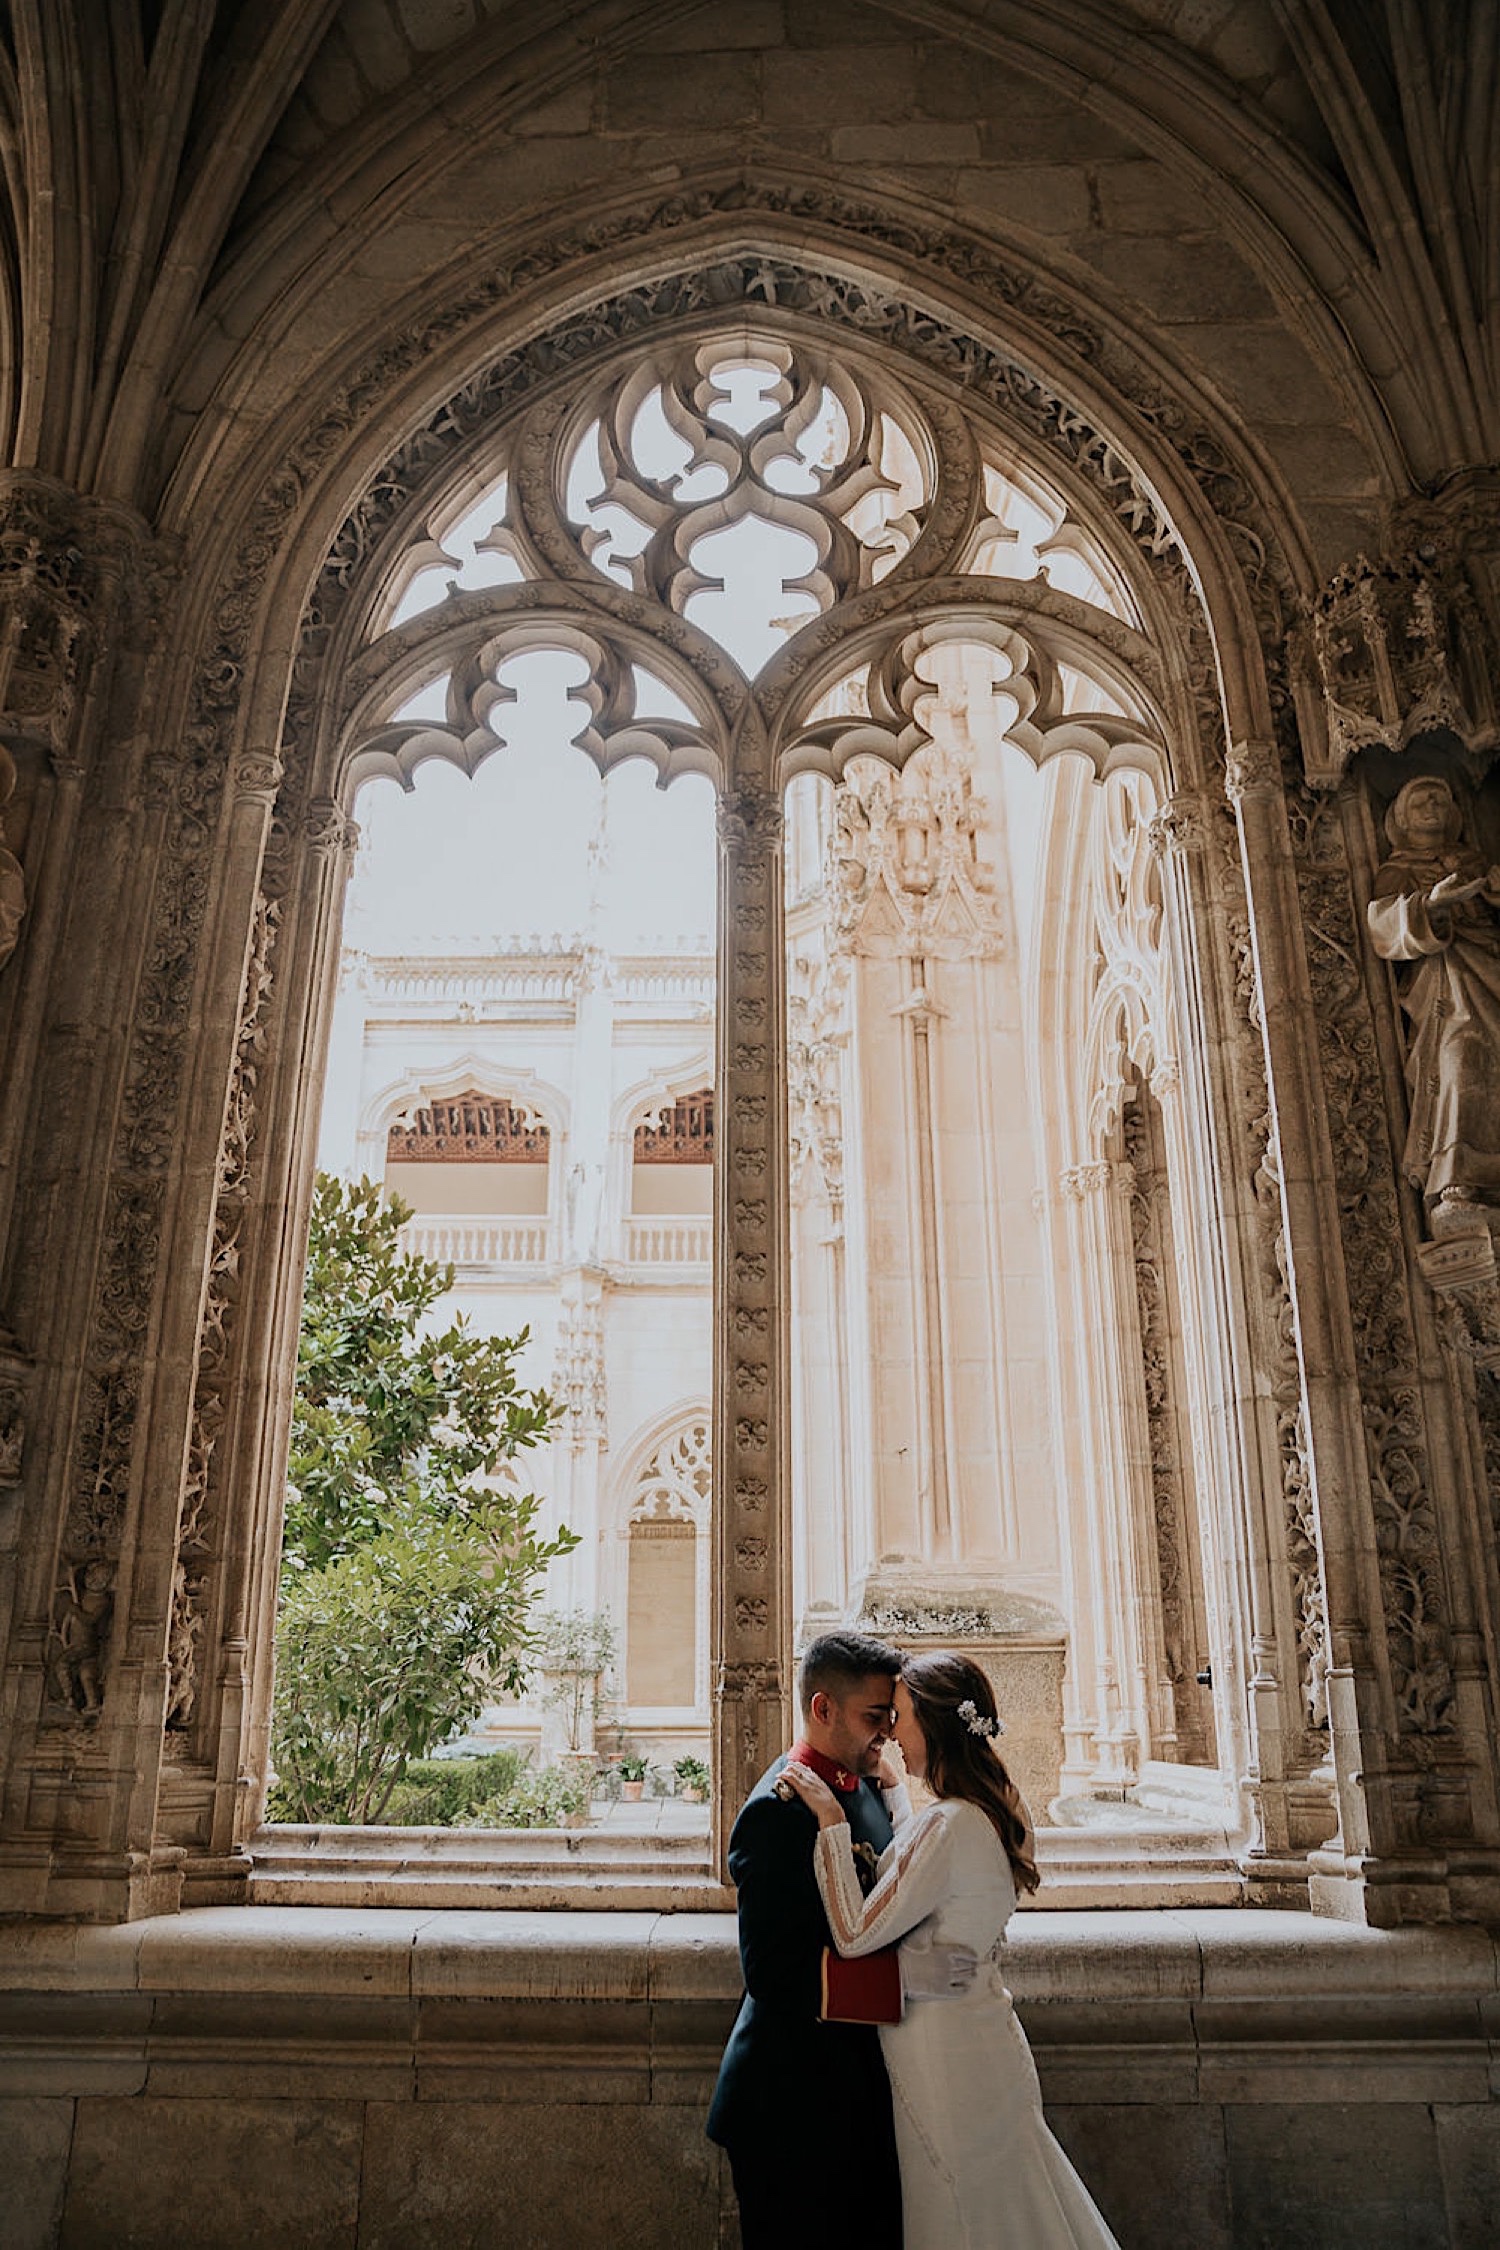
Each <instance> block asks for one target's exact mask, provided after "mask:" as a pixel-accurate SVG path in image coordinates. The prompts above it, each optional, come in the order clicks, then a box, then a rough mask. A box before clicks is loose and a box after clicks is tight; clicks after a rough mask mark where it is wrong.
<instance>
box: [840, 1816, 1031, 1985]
mask: <svg viewBox="0 0 1500 2250" xmlns="http://www.w3.org/2000/svg"><path fill="white" fill-rule="evenodd" d="M892 1796H893V1798H896V1802H894V1803H892V1805H891V1813H892V1817H893V1819H894V1820H895V1823H896V1836H895V1841H894V1842H893V1843H892V1844H890V1845H889V1846H888V1848H887V1849H886V1850H885V1852H883V1853H882V1855H881V1858H880V1861H879V1864H878V1867H877V1870H876V1881H875V1885H874V1888H873V1889H872V1890H871V1892H870V1894H869V1896H868V1898H866V1897H863V1896H862V1895H861V1893H860V1887H859V1877H858V1875H857V1874H856V1873H855V1867H854V1849H853V1838H852V1835H851V1832H850V1829H849V1825H848V1823H847V1822H846V1821H840V1822H838V1823H837V1825H836V1826H833V1827H829V1828H822V1829H820V1830H819V1831H818V1838H817V1845H816V1858H815V1866H816V1871H817V1877H818V1889H819V1891H820V1892H821V1893H822V1897H823V1906H824V1910H825V1911H826V1913H827V1915H828V1925H829V1928H830V1929H831V1930H832V1932H833V1942H834V1944H835V1945H836V1946H837V1947H838V1949H839V1951H840V1953H842V1954H845V1955H847V1956H858V1955H859V1954H862V1953H876V1952H878V1951H879V1950H880V1948H881V1947H882V1946H884V1945H894V1944H895V1943H896V1942H897V1940H898V1939H900V1938H903V1937H905V1936H906V1934H907V1932H908V1931H909V1930H914V1929H915V1928H916V1926H917V1924H918V1923H919V1922H925V1921H926V1919H927V1918H928V1916H929V1915H930V1914H933V1913H935V1912H936V1911H937V1909H938V1907H939V1906H941V1905H942V1903H943V1901H944V1899H945V1898H946V1896H947V1895H948V1892H949V1889H950V1887H951V1880H952V1867H951V1858H952V1854H951V1848H950V1832H951V1814H952V1812H953V1811H954V1810H956V1809H957V1808H956V1807H944V1806H943V1805H940V1804H939V1805H930V1806H929V1807H928V1808H927V1810H926V1811H925V1812H923V1813H921V1814H919V1815H918V1816H917V1817H916V1818H913V1817H912V1816H911V1813H910V1809H909V1807H908V1805H907V1804H906V1802H905V1801H904V1800H905V1792H904V1791H903V1792H901V1793H900V1795H899V1797H898V1796H897V1793H896V1792H894V1791H893V1792H892ZM969 1809H970V1810H972V1808H969ZM979 1817H980V1818H981V1819H982V1818H983V1815H982V1814H981V1815H980V1816H979ZM986 1825H988V1824H987V1823H986Z"/></svg>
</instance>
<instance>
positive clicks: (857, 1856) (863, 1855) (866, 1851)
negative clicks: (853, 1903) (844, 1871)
mask: <svg viewBox="0 0 1500 2250" xmlns="http://www.w3.org/2000/svg"><path fill="white" fill-rule="evenodd" d="M879 1865H880V1854H879V1852H877V1851H876V1849H875V1846H874V1845H873V1844H866V1843H858V1844H856V1845H855V1846H854V1873H855V1876H856V1878H857V1879H858V1882H859V1888H860V1893H861V1895H862V1896H863V1897H865V1898H868V1897H869V1895H870V1893H871V1891H873V1890H874V1888H875V1875H876V1870H877V1869H878V1867H879Z"/></svg>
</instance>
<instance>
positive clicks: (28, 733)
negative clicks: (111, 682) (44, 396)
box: [0, 469, 170, 764]
mask: <svg viewBox="0 0 1500 2250" xmlns="http://www.w3.org/2000/svg"><path fill="white" fill-rule="evenodd" d="M169 567H170V565H169V558H168V554H167V551H166V550H165V549H164V548H163V547H162V546H161V545H160V544H159V543H153V542H152V541H151V540H150V539H149V538H148V536H147V532H146V526H145V524H144V523H143V522H142V521H141V519H140V518H139V517H138V516H136V515H135V514H134V513H133V512H132V511H131V510H129V509H126V508H122V507H118V506H115V505H112V504H111V503H109V502H106V501H101V500H98V499H94V498H92V497H90V496H88V495H85V494H83V493H79V492H75V491H73V490H72V489H71V488H70V487H68V486H67V485H64V484H60V483H59V482H58V481H57V480H56V479H55V478H52V477H46V476H42V475H39V474H37V473H35V472H28V471H25V470H16V469H9V470H4V471H0V731H3V732H4V733H5V734H6V735H7V736H8V737H9V739H10V740H11V742H12V744H13V745H18V744H20V743H23V742H35V743H38V744H40V745H41V746H42V747H44V748H45V749H46V750H47V752H48V753H49V756H50V757H51V759H52V760H53V761H54V764H56V763H57V762H62V763H69V762H71V761H73V760H74V759H75V758H76V756H77V745H76V742H75V734H76V722H77V715H78V711H79V707H80V700H81V697H82V693H83V690H84V687H85V685H86V683H87V681H88V679H89V677H90V674H91V670H92V667H93V665H94V663H95V661H96V660H97V658H98V656H99V654H100V652H101V651H102V650H104V649H106V648H107V647H108V646H109V643H110V639H111V634H112V632H113V629H114V627H115V626H116V624H117V622H118V620H119V618H120V616H121V614H122V612H123V611H124V610H126V609H133V610H134V611H135V612H136V613H137V617H138V619H139V618H140V617H141V616H142V615H143V614H146V613H149V612H150V610H151V609H152V608H153V607H154V605H155V604H156V602H157V601H158V600H159V598H160V595H161V592H162V587H163V583H164V580H165V576H166V574H167V572H168V570H169Z"/></svg>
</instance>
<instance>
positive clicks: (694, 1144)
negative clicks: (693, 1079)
mask: <svg viewBox="0 0 1500 2250" xmlns="http://www.w3.org/2000/svg"><path fill="white" fill-rule="evenodd" d="M633 1154H634V1161H635V1162H636V1163H637V1164H712V1162H713V1160H714V1097H713V1092H712V1089H706V1090H705V1091H704V1092H703V1093H701V1094H687V1095H684V1097H683V1099H682V1100H681V1101H676V1102H672V1103H671V1104H670V1105H669V1106H668V1107H667V1108H665V1109H662V1110H659V1111H658V1112H657V1113H656V1114H655V1115H654V1117H650V1118H647V1119H646V1120H645V1121H644V1122H643V1123H642V1124H639V1125H637V1127H636V1129H635V1144H634V1151H633Z"/></svg>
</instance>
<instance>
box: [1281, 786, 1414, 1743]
mask: <svg viewBox="0 0 1500 2250" xmlns="http://www.w3.org/2000/svg"><path fill="white" fill-rule="evenodd" d="M1297 794H1298V789H1297V788H1296V787H1290V786H1289V789H1288V795H1289V797H1292V796H1296V795H1297ZM1294 844H1295V845H1296V847H1297V879H1298V889H1299V892H1300V895H1301V901H1302V913H1303V926H1304V929H1305V932H1306V940H1307V962H1308V973H1309V977H1310V979H1311V985H1312V998H1313V1007H1314V1011H1315V1017H1316V1022H1317V1026H1318V1039H1319V1058H1320V1061H1321V1064H1322V1075H1323V1084H1324V1087H1325V1089H1326V1093H1327V1111H1328V1124H1329V1131H1330V1135H1331V1138H1332V1143H1333V1161H1334V1174H1335V1179H1336V1183H1337V1189H1338V1199H1339V1210H1340V1217H1341V1222H1342V1228H1343V1237H1344V1267H1345V1273H1346V1275H1347V1279H1348V1290H1349V1311H1350V1317H1351V1319H1352V1322H1353V1329H1354V1342H1355V1350H1356V1353H1357V1355H1358V1359H1357V1364H1358V1369H1359V1384H1360V1392H1361V1399H1362V1406H1363V1417H1364V1428H1365V1461H1366V1468H1367V1473H1368V1476H1369V1490H1370V1497H1371V1503H1372V1507H1373V1511H1374V1519H1375V1536H1376V1543H1377V1547H1378V1550H1379V1556H1380V1580H1381V1588H1382V1593H1383V1597H1384V1605H1385V1630H1386V1639H1387V1645H1388V1648H1389V1652H1390V1663H1391V1675H1392V1683H1393V1688H1394V1692H1395V1698H1396V1705H1397V1714H1398V1725H1399V1727H1400V1729H1401V1732H1402V1733H1403V1734H1404V1735H1409V1736H1412V1737H1414V1738H1428V1737H1432V1736H1435V1735H1441V1734H1445V1733H1447V1732H1449V1731H1451V1729H1452V1727H1453V1726H1454V1724H1455V1713H1454V1682H1453V1672H1452V1656H1451V1647H1450V1634H1449V1624H1448V1618H1447V1605H1446V1596H1445V1590H1444V1569H1443V1560H1442V1554H1441V1549H1440V1543H1439V1539H1438V1530H1437V1520H1436V1516H1435V1513H1434V1509H1433V1503H1432V1497H1431V1469H1430V1466H1429V1463H1428V1457H1427V1441H1426V1435H1425V1430H1424V1426H1423V1415H1422V1405H1421V1388H1420V1381H1419V1377H1418V1373H1417V1365H1416V1359H1417V1353H1416V1341H1415V1337H1414V1334H1413V1330H1412V1324H1411V1314H1410V1306H1409V1303H1408V1298H1407V1284H1406V1275H1405V1270H1404V1265H1403V1260H1402V1253H1401V1240H1402V1232H1401V1211H1400V1205H1399V1202H1398V1190H1397V1175H1396V1167H1395V1162H1394V1151H1393V1149H1392V1148H1391V1144H1390V1138H1389V1133H1388V1129H1387V1125H1386V1112H1385V1098H1384V1087H1383V1082H1382V1076H1381V1066H1380V1055H1379V1050H1378V1046H1377V1042H1376V1037H1375V1027H1374V1023H1373V1020H1372V1017H1371V1012H1370V1006H1369V999H1368V994H1367V991H1366V986H1365V981H1364V976H1363V971H1362V959H1361V951H1362V947H1363V944H1364V932H1363V930H1362V928H1361V926H1360V917H1359V916H1358V914H1357V912H1356V908H1355V902H1354V894H1353V885H1352V881H1351V875H1350V870H1349V865H1348V860H1347V855H1346V852H1345V848H1344V844H1343V837H1342V830H1341V827H1340V824H1339V821H1338V816H1337V811H1336V808H1335V807H1334V806H1333V804H1332V803H1331V802H1330V801H1329V800H1326V799H1322V800H1320V799H1317V798H1315V797H1314V796H1313V795H1312V793H1311V792H1310V791H1307V790H1306V786H1305V784H1304V785H1301V803H1300V804H1299V806H1298V819H1297V822H1296V825H1295V829H1294Z"/></svg>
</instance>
